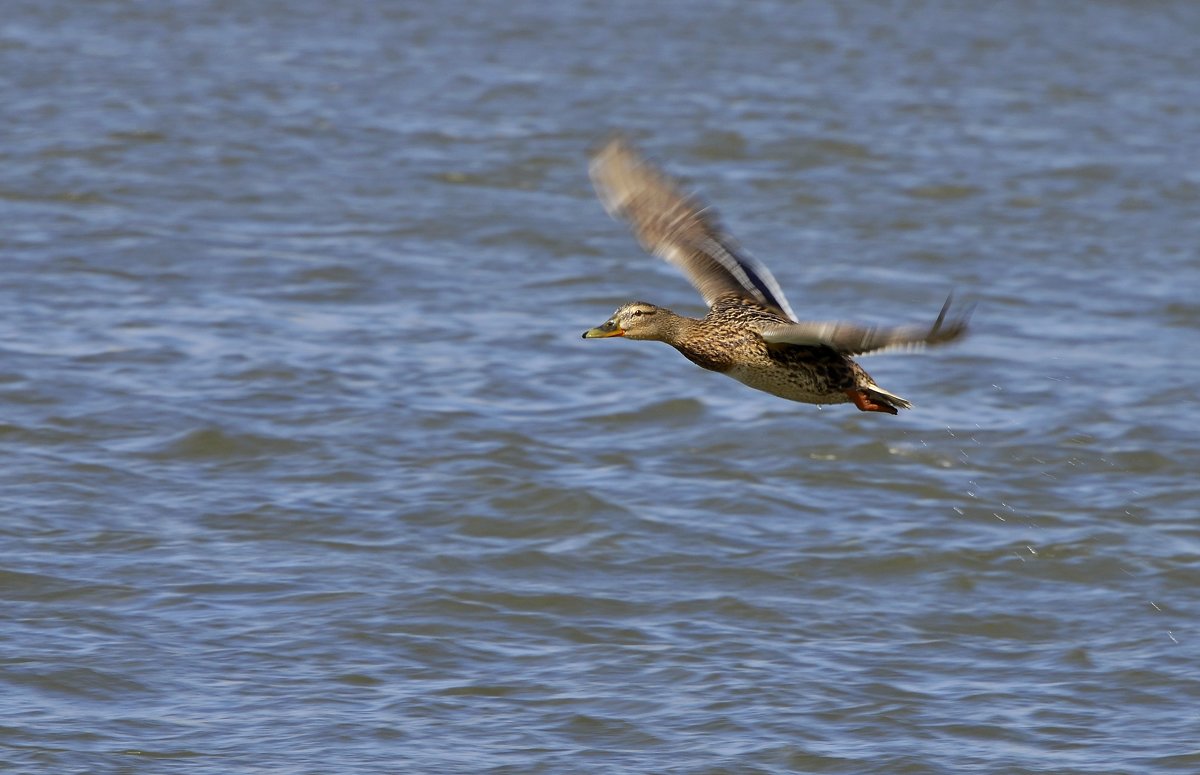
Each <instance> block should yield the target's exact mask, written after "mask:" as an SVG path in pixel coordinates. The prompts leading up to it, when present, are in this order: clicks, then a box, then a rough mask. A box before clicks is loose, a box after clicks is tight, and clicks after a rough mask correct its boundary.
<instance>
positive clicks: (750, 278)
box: [583, 137, 969, 414]
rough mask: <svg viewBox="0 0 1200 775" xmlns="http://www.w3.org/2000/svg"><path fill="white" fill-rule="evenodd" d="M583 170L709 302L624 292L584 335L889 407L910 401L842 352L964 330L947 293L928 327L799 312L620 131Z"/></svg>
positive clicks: (931, 341)
mask: <svg viewBox="0 0 1200 775" xmlns="http://www.w3.org/2000/svg"><path fill="white" fill-rule="evenodd" d="M590 172H591V176H592V182H593V183H594V184H595V186H596V192H597V193H598V194H599V196H600V201H601V202H602V203H603V204H604V207H605V209H606V210H608V212H609V213H610V214H611V215H613V216H614V217H621V218H624V219H625V220H627V221H628V222H629V224H630V226H631V227H632V229H633V233H634V235H635V236H636V237H637V239H638V241H639V242H640V243H641V244H642V247H644V248H645V249H646V250H647V251H649V252H650V253H653V254H655V255H657V256H659V257H661V258H664V259H666V260H667V261H669V262H670V263H672V264H675V265H676V266H677V267H679V268H680V269H682V270H683V272H684V274H686V275H687V277H688V279H689V280H690V281H691V283H692V285H694V286H695V287H696V290H698V291H699V292H700V295H701V296H702V297H703V298H704V302H705V303H706V304H708V306H709V310H708V314H707V315H705V316H704V317H703V318H701V319H699V320H697V319H695V318H689V317H683V316H681V315H677V314H675V313H674V312H672V311H671V310H669V309H664V308H663V307H656V306H655V305H653V304H647V303H646V302H642V301H635V302H630V303H629V304H625V305H623V306H621V307H620V308H619V309H618V310H617V311H616V312H614V313H613V315H612V317H611V318H609V319H608V321H606V322H605V323H604V324H603V325H601V326H599V327H597V328H593V329H591V330H589V331H587V332H585V333H584V335H583V337H584V338H585V339H599V338H606V337H614V336H623V337H625V338H627V339H651V340H654V341H659V342H666V343H667V344H669V345H671V346H672V347H674V348H675V349H676V350H678V351H679V352H681V353H683V356H684V357H685V358H687V359H688V360H689V361H691V362H692V363H695V364H696V365H697V366H701V367H703V368H705V369H710V370H712V371H717V372H720V373H722V374H726V375H728V376H730V377H733V378H734V379H736V380H737V381H739V382H742V383H745V384H746V385H749V386H750V387H752V388H756V389H758V390H763V391H766V392H768V393H771V394H773V395H776V396H779V397H780V398H787V399H789V400H792V401H801V402H804V403H809V404H840V403H853V404H854V405H855V406H857V407H858V408H859V409H860V410H861V411H864V412H887V413H889V414H896V413H897V408H898V407H899V408H903V409H910V408H912V404H911V403H909V402H908V401H906V400H905V399H903V398H901V397H900V396H898V395H896V394H895V393H890V392H888V391H887V390H884V389H883V388H881V387H879V385H876V384H875V380H873V379H872V378H871V375H870V374H867V372H866V371H864V370H863V368H862V367H861V366H859V365H858V364H857V363H855V362H854V361H853V360H852V359H851V356H853V355H863V354H866V353H871V352H878V351H881V350H893V349H909V350H912V349H920V348H923V347H926V346H930V345H940V344H945V343H946V342H950V341H952V340H954V339H958V338H959V337H961V336H962V335H963V334H964V333H965V332H966V330H967V317H968V314H969V313H968V314H962V315H960V316H959V317H957V318H956V319H954V320H950V321H947V319H946V313H947V311H948V310H949V308H950V299H947V300H946V303H945V304H944V305H943V306H942V311H941V312H940V313H939V314H938V316H937V319H936V320H935V321H934V322H933V325H932V326H931V327H928V328H926V327H925V326H900V327H887V328H884V327H876V326H867V325H859V324H856V323H846V322H839V321H829V322H819V321H800V320H798V319H797V318H796V315H795V313H793V312H792V308H791V307H790V306H789V305H788V302H787V299H786V298H784V295H783V291H782V290H781V289H780V287H779V284H778V283H776V282H775V278H774V277H772V276H771V272H770V271H769V270H768V269H767V268H766V267H765V266H764V265H763V264H761V263H760V262H759V261H757V260H756V259H754V258H753V257H751V256H749V255H748V254H746V253H745V252H743V251H742V250H741V249H740V248H739V247H738V245H737V244H736V243H735V242H734V241H733V239H731V238H730V237H729V236H728V235H727V234H725V233H724V232H723V231H722V230H721V229H720V226H719V224H718V221H717V218H716V214H715V213H714V212H713V210H711V209H709V208H706V207H704V206H703V205H702V204H701V203H700V202H699V201H698V200H697V199H695V198H694V197H691V196H688V195H685V194H684V193H682V192H681V190H680V187H679V185H678V183H677V182H676V181H674V180H673V179H672V178H670V177H669V176H668V175H666V174H665V173H664V172H662V170H660V169H658V168H657V167H655V166H654V165H653V164H651V163H649V162H647V161H646V160H645V159H644V158H642V157H641V156H640V155H639V154H638V152H637V151H636V150H635V149H634V148H633V147H632V146H631V145H630V144H629V143H627V142H626V141H625V140H623V139H622V138H619V137H618V138H614V139H613V140H611V141H609V142H608V144H606V145H605V146H604V147H602V148H601V149H600V150H599V151H597V152H596V153H595V154H594V155H593V157H592V160H591V165H590Z"/></svg>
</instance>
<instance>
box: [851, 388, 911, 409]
mask: <svg viewBox="0 0 1200 775" xmlns="http://www.w3.org/2000/svg"><path fill="white" fill-rule="evenodd" d="M863 392H864V393H866V394H867V395H868V396H870V397H871V398H872V399H873V400H874V401H875V402H876V403H878V404H882V405H884V406H886V407H889V408H890V409H891V410H892V411H891V414H896V410H897V409H912V402H911V401H909V400H908V399H906V398H901V397H900V396H898V395H896V394H895V393H889V392H888V391H886V390H884V389H883V388H881V387H879V386H878V385H875V384H872V385H869V386H868V387H865V388H863Z"/></svg>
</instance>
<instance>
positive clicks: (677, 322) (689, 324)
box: [654, 308, 701, 349]
mask: <svg viewBox="0 0 1200 775" xmlns="http://www.w3.org/2000/svg"><path fill="white" fill-rule="evenodd" d="M659 313H660V314H661V315H663V316H664V317H663V319H662V320H661V321H660V322H659V326H658V327H657V330H656V331H655V332H654V338H655V339H657V340H658V341H660V342H666V343H667V344H669V345H671V346H672V347H675V348H677V349H678V348H679V346H680V344H681V343H682V342H685V341H687V340H688V339H690V338H691V337H692V335H693V334H695V333H697V331H699V329H700V326H701V322H700V321H699V320H696V319H694V318H689V317H684V316H683V315H676V314H675V313H674V312H672V311H671V310H669V309H662V308H660V309H659Z"/></svg>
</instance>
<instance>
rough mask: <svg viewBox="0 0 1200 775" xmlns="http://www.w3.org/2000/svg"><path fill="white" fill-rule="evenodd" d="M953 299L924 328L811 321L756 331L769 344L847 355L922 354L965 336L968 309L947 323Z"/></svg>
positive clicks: (765, 327) (767, 326) (951, 297)
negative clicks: (824, 348) (810, 347)
mask: <svg viewBox="0 0 1200 775" xmlns="http://www.w3.org/2000/svg"><path fill="white" fill-rule="evenodd" d="M952 299H953V296H950V297H948V298H947V299H946V303H945V304H943V305H942V311H941V312H939V313H938V316H937V320H935V321H934V322H933V325H932V326H931V327H929V328H926V327H924V326H890V327H885V326H867V325H860V324H858V323H847V322H843V321H827V322H819V321H810V322H804V323H788V324H782V323H781V324H779V325H763V326H760V327H759V335H761V336H762V338H763V339H765V340H766V341H767V342H770V343H772V344H800V345H825V346H827V347H831V348H833V349H834V350H837V351H838V352H840V353H844V354H846V355H865V354H867V353H877V352H885V351H889V350H908V351H915V350H923V349H925V348H926V347H933V346H936V345H942V344H946V343H947V342H952V341H954V340H955V339H958V338H959V337H961V336H962V335H963V334H965V333H966V332H967V322H968V320H969V319H970V317H971V309H970V308H968V309H967V310H966V311H965V312H963V313H962V314H960V315H958V316H957V317H956V318H954V319H953V320H951V321H949V322H946V313H947V312H948V311H949V310H950V304H951V301H952Z"/></svg>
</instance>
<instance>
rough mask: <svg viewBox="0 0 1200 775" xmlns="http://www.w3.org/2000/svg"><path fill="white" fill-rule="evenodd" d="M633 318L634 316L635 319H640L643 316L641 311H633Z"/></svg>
mask: <svg viewBox="0 0 1200 775" xmlns="http://www.w3.org/2000/svg"><path fill="white" fill-rule="evenodd" d="M633 316H634V317H635V318H640V317H641V316H642V311H641V310H640V309H635V310H634V311H633Z"/></svg>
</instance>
